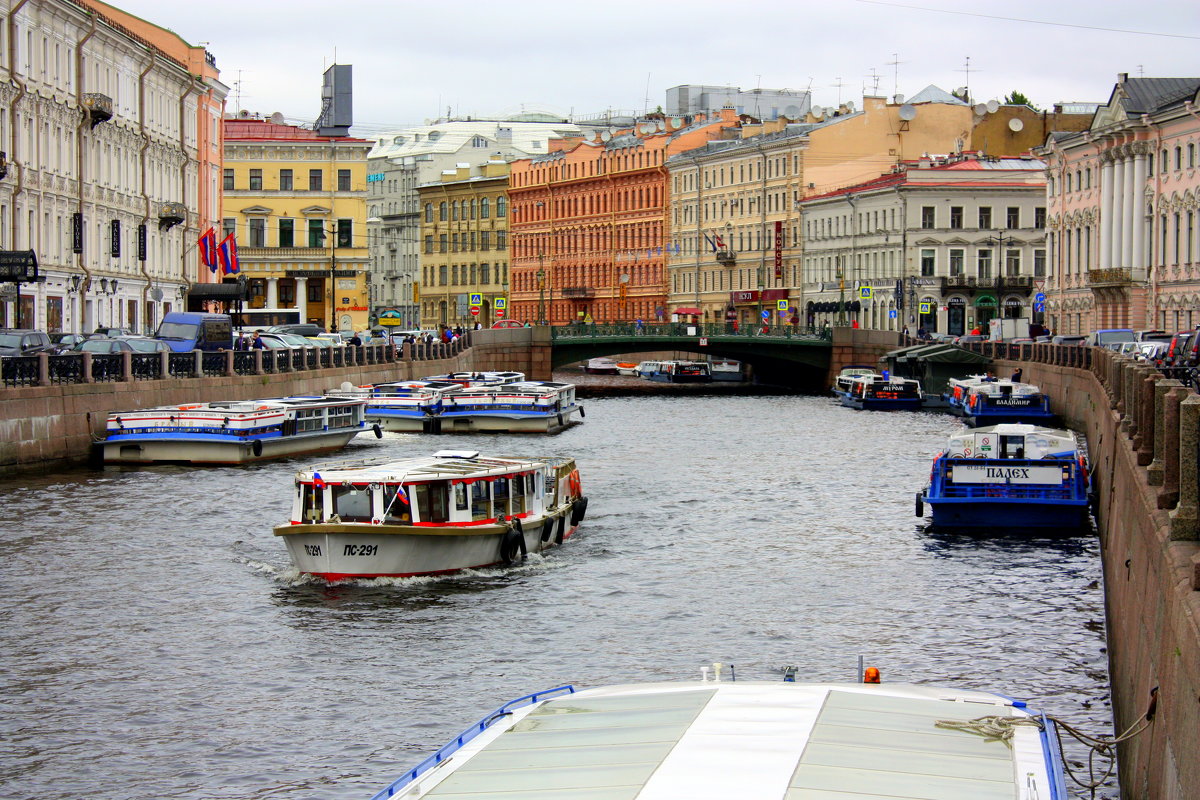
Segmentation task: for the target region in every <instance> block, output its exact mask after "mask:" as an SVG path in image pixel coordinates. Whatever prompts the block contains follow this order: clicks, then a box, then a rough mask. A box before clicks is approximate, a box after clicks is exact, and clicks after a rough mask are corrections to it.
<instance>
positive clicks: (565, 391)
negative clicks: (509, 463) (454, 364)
mask: <svg viewBox="0 0 1200 800" xmlns="http://www.w3.org/2000/svg"><path fill="white" fill-rule="evenodd" d="M436 413H437V417H435V418H434V419H435V420H436V424H437V425H438V426H439V427H440V432H442V433H460V432H467V433H474V432H477V431H488V432H492V433H557V432H558V431H560V430H562V429H563V428H565V427H567V426H568V425H571V424H572V416H573V415H575V414H578V415H579V416H580V417H583V416H585V414H584V410H583V405H582V404H580V403H579V402H578V401H577V400H576V399H575V384H573V383H557V382H554V381H520V382H517V383H506V384H504V385H502V386H475V387H472V388H469V389H462V390H461V391H458V392H452V393H450V394H448V395H446V396H445V397H443V398H442V399H441V403H440V408H439V409H438V411H437V412H436Z"/></svg>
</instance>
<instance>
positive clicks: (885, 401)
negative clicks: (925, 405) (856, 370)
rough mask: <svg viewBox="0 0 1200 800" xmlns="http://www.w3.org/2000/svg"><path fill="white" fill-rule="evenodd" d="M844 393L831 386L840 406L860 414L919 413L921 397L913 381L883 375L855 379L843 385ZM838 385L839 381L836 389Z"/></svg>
mask: <svg viewBox="0 0 1200 800" xmlns="http://www.w3.org/2000/svg"><path fill="white" fill-rule="evenodd" d="M847 384H848V385H849V388H848V389H839V388H837V387H836V386H835V388H834V394H836V395H837V396H838V398H839V399H840V400H841V401H842V405H844V406H849V407H850V408H857V409H861V410H864V411H919V410H920V409H921V405H922V402H923V401H924V394H923V393H922V392H921V384H920V382H919V381H917V380H915V379H913V378H896V377H885V376H883V375H856V376H854V377H852V378H850V379H849V380H848V381H847ZM840 385H841V381H839V383H838V386H840Z"/></svg>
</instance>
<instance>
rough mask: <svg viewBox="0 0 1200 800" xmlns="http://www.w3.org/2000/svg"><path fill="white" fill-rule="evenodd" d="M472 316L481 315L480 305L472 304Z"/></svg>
mask: <svg viewBox="0 0 1200 800" xmlns="http://www.w3.org/2000/svg"><path fill="white" fill-rule="evenodd" d="M471 316H472V317H478V316H479V306H471Z"/></svg>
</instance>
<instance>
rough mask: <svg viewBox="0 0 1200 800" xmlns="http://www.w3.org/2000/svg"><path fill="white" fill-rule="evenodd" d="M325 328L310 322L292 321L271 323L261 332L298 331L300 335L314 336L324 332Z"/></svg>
mask: <svg viewBox="0 0 1200 800" xmlns="http://www.w3.org/2000/svg"><path fill="white" fill-rule="evenodd" d="M324 332H325V329H324V328H322V327H321V326H320V325H314V324H313V323H311V322H293V323H290V324H288V325H272V326H271V327H269V328H267V329H266V330H265V331H263V333H298V334H300V335H301V336H316V335H317V334H318V333H324Z"/></svg>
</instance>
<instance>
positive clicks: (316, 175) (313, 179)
mask: <svg viewBox="0 0 1200 800" xmlns="http://www.w3.org/2000/svg"><path fill="white" fill-rule="evenodd" d="M308 190H309V191H310V192H319V191H321V170H319V169H310V170H309V171H308Z"/></svg>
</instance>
